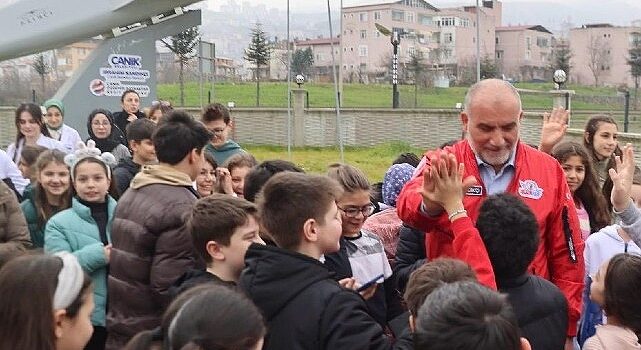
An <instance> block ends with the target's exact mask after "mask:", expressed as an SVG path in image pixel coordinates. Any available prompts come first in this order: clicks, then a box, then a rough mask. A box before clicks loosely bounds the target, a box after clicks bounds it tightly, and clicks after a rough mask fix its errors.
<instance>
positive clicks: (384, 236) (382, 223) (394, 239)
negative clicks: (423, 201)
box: [363, 163, 414, 266]
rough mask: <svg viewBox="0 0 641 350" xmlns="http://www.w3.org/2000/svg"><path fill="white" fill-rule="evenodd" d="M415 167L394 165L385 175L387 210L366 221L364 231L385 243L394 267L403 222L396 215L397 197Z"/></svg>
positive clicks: (383, 189) (384, 185)
mask: <svg viewBox="0 0 641 350" xmlns="http://www.w3.org/2000/svg"><path fill="white" fill-rule="evenodd" d="M413 172H414V167H413V166H411V165H409V164H407V163H402V164H394V165H392V166H391V167H390V168H389V169H388V170H387V172H386V173H385V178H384V179H383V186H382V187H383V188H382V197H383V203H384V204H385V209H383V210H382V211H380V212H378V213H376V214H374V215H372V216H370V217H369V218H367V220H365V224H364V225H363V229H364V230H368V231H370V232H373V233H374V234H376V235H377V236H378V237H380V238H381V240H382V241H383V247H384V248H385V254H386V255H387V259H388V260H389V262H390V265H392V266H394V265H393V264H394V257H395V255H396V245H397V243H398V239H399V233H400V230H401V227H402V226H403V222H402V221H401V219H399V218H398V215H397V214H396V197H398V194H399V193H401V190H402V189H403V186H404V185H405V183H406V182H407V181H409V180H410V178H412V173H413Z"/></svg>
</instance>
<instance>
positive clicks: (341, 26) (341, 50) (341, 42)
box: [329, 0, 343, 106]
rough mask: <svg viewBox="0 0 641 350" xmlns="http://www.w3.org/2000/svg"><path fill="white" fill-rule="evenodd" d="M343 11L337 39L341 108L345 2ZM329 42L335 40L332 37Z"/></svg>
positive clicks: (341, 101) (341, 103)
mask: <svg viewBox="0 0 641 350" xmlns="http://www.w3.org/2000/svg"><path fill="white" fill-rule="evenodd" d="M340 5H341V10H340V13H339V15H340V17H339V18H338V23H339V25H338V26H339V28H340V30H341V31H340V36H339V35H337V36H336V37H339V40H338V43H339V48H338V103H339V106H342V105H343V0H341V4H340ZM329 40H333V39H332V38H331V37H330V38H329Z"/></svg>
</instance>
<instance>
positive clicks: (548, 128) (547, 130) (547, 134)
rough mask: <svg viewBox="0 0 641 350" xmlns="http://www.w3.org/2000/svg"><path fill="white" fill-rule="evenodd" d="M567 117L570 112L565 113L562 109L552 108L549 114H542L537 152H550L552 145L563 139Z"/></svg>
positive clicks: (566, 128)
mask: <svg viewBox="0 0 641 350" xmlns="http://www.w3.org/2000/svg"><path fill="white" fill-rule="evenodd" d="M569 117H570V111H566V110H565V108H563V107H557V108H554V109H553V110H552V113H551V114H550V113H544V114H543V126H542V127H541V143H540V144H539V151H541V152H545V153H550V152H552V148H553V147H554V145H556V144H557V143H559V142H560V141H561V140H562V139H563V136H565V132H566V131H567V130H568V119H569Z"/></svg>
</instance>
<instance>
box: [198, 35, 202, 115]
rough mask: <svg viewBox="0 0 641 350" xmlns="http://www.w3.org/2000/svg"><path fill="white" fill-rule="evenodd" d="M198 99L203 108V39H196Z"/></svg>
mask: <svg viewBox="0 0 641 350" xmlns="http://www.w3.org/2000/svg"><path fill="white" fill-rule="evenodd" d="M198 73H199V74H198V90H199V91H198V94H199V95H198V101H199V102H200V109H203V39H202V38H201V39H200V40H198Z"/></svg>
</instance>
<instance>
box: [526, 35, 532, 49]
mask: <svg viewBox="0 0 641 350" xmlns="http://www.w3.org/2000/svg"><path fill="white" fill-rule="evenodd" d="M525 46H526V47H527V49H528V50H531V49H532V38H530V37H529V36H528V37H527V38H525Z"/></svg>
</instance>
